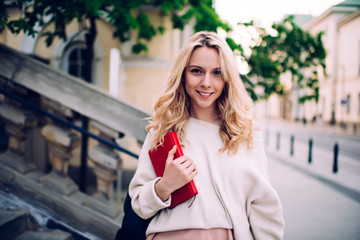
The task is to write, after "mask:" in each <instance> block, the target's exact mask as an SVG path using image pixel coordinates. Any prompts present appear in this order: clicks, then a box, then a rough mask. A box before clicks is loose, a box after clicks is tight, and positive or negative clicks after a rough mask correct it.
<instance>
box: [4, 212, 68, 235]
mask: <svg viewBox="0 0 360 240" xmlns="http://www.w3.org/2000/svg"><path fill="white" fill-rule="evenodd" d="M0 236H1V239H2V240H13V239H14V240H43V239H44V240H45V239H46V240H70V239H73V238H72V236H71V234H70V233H66V232H62V231H58V230H56V231H50V230H42V229H41V228H40V227H39V225H38V223H37V222H36V221H35V220H34V219H32V218H31V216H30V215H29V212H27V211H26V210H21V209H20V210H0Z"/></svg>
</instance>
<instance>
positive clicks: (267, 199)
mask: <svg viewBox="0 0 360 240" xmlns="http://www.w3.org/2000/svg"><path fill="white" fill-rule="evenodd" d="M257 134H258V133H257ZM254 151H255V155H256V158H257V159H256V162H257V164H258V165H257V169H258V171H259V175H258V176H259V177H258V178H257V180H256V183H255V186H254V188H253V190H252V191H251V194H250V196H249V199H248V203H247V204H248V206H247V209H248V218H249V223H250V226H251V231H252V234H253V237H254V239H274V240H275V239H276V240H279V239H282V238H283V234H284V225H285V223H284V218H283V211H282V206H281V202H280V199H279V197H278V194H277V192H276V191H275V189H274V188H273V187H272V186H271V184H270V182H269V178H268V172H267V159H266V155H265V150H264V147H263V143H262V140H261V138H260V139H259V136H254Z"/></svg>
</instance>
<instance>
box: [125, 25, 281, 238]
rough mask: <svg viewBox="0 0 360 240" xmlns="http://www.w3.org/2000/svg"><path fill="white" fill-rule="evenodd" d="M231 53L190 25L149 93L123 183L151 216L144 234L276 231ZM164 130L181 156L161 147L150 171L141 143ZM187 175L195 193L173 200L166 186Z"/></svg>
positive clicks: (276, 208)
mask: <svg viewBox="0 0 360 240" xmlns="http://www.w3.org/2000/svg"><path fill="white" fill-rule="evenodd" d="M250 106H251V100H250V98H249V96H248V95H247V93H246V90H245V88H244V86H243V83H242V82H241V80H240V78H239V73H238V70H237V67H236V63H235V60H234V56H233V53H232V51H231V49H230V48H229V46H228V45H227V44H226V42H225V41H224V40H222V39H221V38H219V37H218V36H217V35H216V34H215V33H210V32H198V33H196V34H194V35H193V36H192V37H191V38H190V39H189V40H188V41H187V43H186V44H185V45H184V47H183V49H182V50H181V52H180V54H179V56H178V58H177V61H176V62H175V65H174V67H173V69H172V72H171V75H170V77H169V80H168V82H167V86H166V88H165V91H164V92H163V93H162V94H161V96H160V98H159V99H158V100H157V102H156V104H155V106H154V109H153V115H152V117H151V121H150V124H149V125H148V126H147V130H148V131H149V134H148V135H147V137H146V139H145V142H144V145H143V148H142V151H141V153H140V157H139V163H138V168H137V170H136V173H135V175H134V178H133V179H132V181H131V183H130V186H129V194H130V197H131V198H132V207H133V209H134V211H135V212H136V213H137V214H138V215H139V216H140V217H142V218H144V219H148V218H151V217H153V219H152V220H151V222H150V224H149V226H148V228H147V232H146V234H147V239H148V240H152V239H155V240H161V239H168V240H173V239H206V240H211V239H214V240H215V239H216V240H218V239H242V240H243V239H261V240H262V239H281V238H282V236H283V228H284V222H283V215H282V209H281V204H280V201H279V199H278V196H277V194H276V192H275V191H274V189H273V188H272V187H271V185H270V183H269V180H268V175H267V165H266V157H265V154H264V149H263V146H262V142H261V133H260V131H259V130H258V129H257V127H254V125H255V124H254V123H253V120H252V118H251V116H250V114H249V108H250ZM170 131H175V132H177V134H178V137H179V139H180V142H181V144H182V146H183V152H184V156H182V157H180V158H177V159H173V158H174V153H175V152H176V147H174V148H173V149H172V150H171V151H169V154H168V159H167V162H166V167H165V171H164V175H163V177H162V178H159V177H156V175H155V172H154V170H153V167H152V164H151V161H150V158H149V155H148V151H149V150H150V149H152V148H154V147H155V146H156V144H157V143H158V142H159V141H161V140H162V139H163V137H164V136H165V135H166V134H167V133H168V132H170ZM191 180H194V182H195V185H196V187H197V190H198V192H199V193H198V195H197V196H196V198H195V199H189V200H188V201H186V202H184V203H182V204H180V205H178V206H176V207H175V208H173V209H168V208H167V207H168V206H169V205H170V203H171V193H172V192H173V191H175V190H176V189H178V188H180V187H182V186H183V185H185V184H186V183H188V182H189V181H191Z"/></svg>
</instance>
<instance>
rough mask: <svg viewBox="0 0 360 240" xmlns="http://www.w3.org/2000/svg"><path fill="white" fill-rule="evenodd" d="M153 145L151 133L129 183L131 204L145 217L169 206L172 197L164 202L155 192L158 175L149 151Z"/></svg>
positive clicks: (146, 139)
mask: <svg viewBox="0 0 360 240" xmlns="http://www.w3.org/2000/svg"><path fill="white" fill-rule="evenodd" d="M150 146H151V140H150V134H148V135H147V136H146V138H145V141H144V144H143V147H142V149H141V152H140V156H139V162H138V166H137V169H136V172H135V175H134V177H133V178H132V180H131V182H130V185H129V195H130V197H131V206H132V208H133V210H134V212H135V213H136V214H138V215H139V216H140V217H141V218H143V219H148V218H150V217H152V216H154V215H155V214H156V213H157V212H158V211H159V210H161V209H163V208H166V207H169V206H170V203H171V197H170V198H169V199H168V200H166V201H165V202H163V201H162V200H161V199H160V198H159V197H158V195H157V194H156V192H155V183H156V182H157V181H158V180H160V178H159V177H156V174H155V171H154V168H153V166H152V163H151V160H150V157H149V154H148V151H149V149H150Z"/></svg>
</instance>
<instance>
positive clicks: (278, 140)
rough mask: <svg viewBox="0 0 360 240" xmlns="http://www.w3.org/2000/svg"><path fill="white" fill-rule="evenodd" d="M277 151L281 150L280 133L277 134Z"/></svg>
mask: <svg viewBox="0 0 360 240" xmlns="http://www.w3.org/2000/svg"><path fill="white" fill-rule="evenodd" d="M276 149H277V150H279V149H280V133H279V132H278V133H277V139H276Z"/></svg>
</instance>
